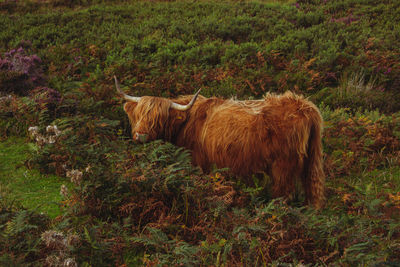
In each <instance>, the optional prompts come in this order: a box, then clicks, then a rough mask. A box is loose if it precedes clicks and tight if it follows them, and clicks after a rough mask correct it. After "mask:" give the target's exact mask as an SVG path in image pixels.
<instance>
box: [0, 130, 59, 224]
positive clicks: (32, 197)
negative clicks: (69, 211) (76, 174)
mask: <svg viewBox="0 0 400 267" xmlns="http://www.w3.org/2000/svg"><path fill="white" fill-rule="evenodd" d="M30 145H32V144H27V143H26V142H25V139H23V138H16V137H11V138H9V139H7V140H6V141H3V142H0V196H1V198H4V199H5V200H6V201H9V202H16V203H17V204H21V205H22V206H23V207H25V208H27V209H35V210H37V211H38V212H43V213H46V214H48V215H49V216H50V217H52V218H54V217H56V216H58V215H60V214H61V209H60V205H59V204H60V201H61V196H60V194H59V192H60V186H61V184H63V183H64V184H65V183H66V181H65V180H63V179H62V178H60V177H57V176H55V175H44V174H41V173H40V172H39V171H38V170H29V169H28V168H27V167H26V166H24V162H25V160H26V159H27V156H28V153H30V152H29V150H30V149H29V146H30Z"/></svg>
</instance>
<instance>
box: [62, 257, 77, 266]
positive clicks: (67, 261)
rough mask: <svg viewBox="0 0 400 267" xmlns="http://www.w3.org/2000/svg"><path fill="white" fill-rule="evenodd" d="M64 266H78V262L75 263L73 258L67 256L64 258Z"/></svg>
mask: <svg viewBox="0 0 400 267" xmlns="http://www.w3.org/2000/svg"><path fill="white" fill-rule="evenodd" d="M62 266H64V267H78V264H77V263H76V261H75V259H73V258H68V259H65V260H64V263H63V265H62Z"/></svg>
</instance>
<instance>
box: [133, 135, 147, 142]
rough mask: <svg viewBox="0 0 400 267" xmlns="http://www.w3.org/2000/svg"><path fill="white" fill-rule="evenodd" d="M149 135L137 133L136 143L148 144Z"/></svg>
mask: <svg viewBox="0 0 400 267" xmlns="http://www.w3.org/2000/svg"><path fill="white" fill-rule="evenodd" d="M148 137H149V135H148V134H145V133H135V136H134V137H133V138H134V139H135V141H137V142H140V143H146V141H147V139H148Z"/></svg>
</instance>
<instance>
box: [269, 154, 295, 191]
mask: <svg viewBox="0 0 400 267" xmlns="http://www.w3.org/2000/svg"><path fill="white" fill-rule="evenodd" d="M301 172H302V168H299V164H298V162H297V160H293V159H291V160H288V159H279V160H275V161H274V162H273V164H272V166H271V174H272V182H273V185H272V196H273V197H274V198H277V197H284V198H287V199H289V198H291V196H293V194H294V193H295V182H296V179H297V178H298V177H299V176H300V174H301Z"/></svg>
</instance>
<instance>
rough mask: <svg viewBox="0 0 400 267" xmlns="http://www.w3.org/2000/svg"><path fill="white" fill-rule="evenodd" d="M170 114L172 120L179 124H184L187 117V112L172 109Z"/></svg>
mask: <svg viewBox="0 0 400 267" xmlns="http://www.w3.org/2000/svg"><path fill="white" fill-rule="evenodd" d="M169 114H170V115H169V116H170V118H171V119H172V120H173V121H175V122H177V123H180V122H184V121H185V120H186V117H187V111H180V110H176V109H170V112H169Z"/></svg>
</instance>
